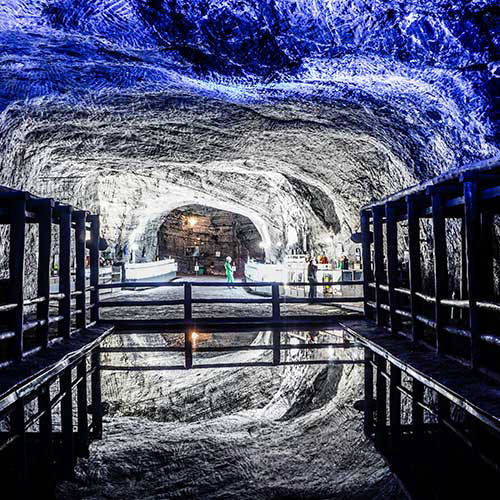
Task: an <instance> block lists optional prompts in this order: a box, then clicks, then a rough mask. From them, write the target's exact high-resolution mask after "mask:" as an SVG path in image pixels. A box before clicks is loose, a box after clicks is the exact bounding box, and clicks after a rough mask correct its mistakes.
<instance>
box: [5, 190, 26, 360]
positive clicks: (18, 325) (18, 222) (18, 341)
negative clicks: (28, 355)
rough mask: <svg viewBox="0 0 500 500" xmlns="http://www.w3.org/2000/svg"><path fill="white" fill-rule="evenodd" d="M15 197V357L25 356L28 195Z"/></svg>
mask: <svg viewBox="0 0 500 500" xmlns="http://www.w3.org/2000/svg"><path fill="white" fill-rule="evenodd" d="M22 195H23V197H22V198H19V199H15V200H14V201H13V202H12V209H11V211H10V214H9V215H10V251H9V278H10V285H9V298H10V301H11V302H12V303H13V304H16V308H15V309H14V311H13V312H12V329H13V331H14V334H15V347H14V357H15V359H21V358H22V357H23V344H24V341H23V323H24V250H25V248H24V245H25V226H26V197H25V194H24V193H22Z"/></svg>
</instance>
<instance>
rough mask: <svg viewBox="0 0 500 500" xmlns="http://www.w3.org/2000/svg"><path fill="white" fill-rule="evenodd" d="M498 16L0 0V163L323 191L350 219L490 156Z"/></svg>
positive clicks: (482, 6)
mask: <svg viewBox="0 0 500 500" xmlns="http://www.w3.org/2000/svg"><path fill="white" fill-rule="evenodd" d="M498 14H499V7H498V6H497V4H496V2H495V1H493V0H483V1H481V0H476V1H456V2H451V1H445V0H442V1H434V2H430V1H425V0H421V1H416V0H415V1H411V0H408V1H396V0H393V1H390V2H389V1H381V0H367V1H362V0H295V1H293V0H238V1H237V0H190V1H187V0H186V1H181V0H11V1H5V0H3V1H2V0H0V167H2V166H3V169H4V179H5V177H6V174H5V172H10V173H9V176H10V177H7V181H8V182H10V183H11V184H15V183H16V181H15V179H19V178H20V177H21V175H23V169H24V175H25V180H26V179H27V180H26V182H24V183H23V182H21V181H18V182H17V183H18V184H23V185H28V186H30V182H31V183H32V184H35V183H36V181H34V180H33V179H36V177H35V176H34V174H33V172H42V171H43V172H45V174H47V172H55V171H57V173H58V175H70V174H72V175H74V174H78V175H80V173H81V172H86V174H87V175H88V176H89V177H91V176H92V175H93V174H94V173H96V172H100V173H102V172H108V173H109V172H113V173H116V172H124V171H127V172H129V173H130V172H133V173H134V175H135V174H137V173H141V175H142V174H145V175H157V176H160V177H161V179H163V180H165V181H166V182H167V181H168V182H169V183H171V184H172V185H176V186H179V185H181V184H182V185H183V186H185V187H186V189H188V188H189V189H192V190H194V189H195V188H194V187H193V186H196V189H197V190H198V191H197V192H203V193H209V192H213V198H214V199H220V198H221V197H223V198H224V199H227V200H228V203H235V204H236V203H241V200H242V199H243V196H244V194H245V193H248V200H247V202H246V203H247V204H248V205H249V206H250V205H252V203H255V202H254V201H253V200H255V197H254V193H255V192H257V191H258V190H259V189H260V188H259V186H262V185H265V186H271V187H269V189H268V188H265V189H268V191H269V192H283V189H284V187H283V186H286V188H287V189H288V190H289V192H290V197H291V199H295V198H297V197H296V196H295V193H299V194H298V196H299V197H302V198H304V200H305V201H304V203H306V202H307V203H309V204H311V203H312V202H311V201H310V200H306V198H307V196H306V194H307V193H309V192H314V193H323V194H325V193H326V194H327V196H328V198H329V199H330V200H331V201H332V202H333V203H334V204H335V207H336V209H337V211H338V213H339V218H340V220H341V221H342V220H345V221H350V222H349V224H351V223H352V221H355V220H356V218H357V209H358V207H359V205H360V204H361V203H362V202H364V201H367V200H368V199H369V198H370V197H372V196H378V195H380V194H385V193H387V192H390V191H392V190H395V189H399V188H400V187H402V186H403V185H407V184H408V183H411V182H414V181H415V179H417V180H418V179H421V178H424V177H428V176H430V175H432V174H433V173H436V172H440V171H443V170H446V169H448V168H450V167H452V166H455V165H458V164H463V163H467V162H469V161H473V160H476V159H481V158H487V157H491V156H493V155H495V154H498V147H497V146H498V128H495V126H496V123H497V119H498V115H497V114H496V113H497V112H498V109H497V102H496V101H495V99H496V97H497V94H498V82H499V81H500V69H499V66H498V59H499V53H498V51H499V38H500V32H499V25H500V23H498ZM2 110H3V112H2ZM2 148H3V150H2ZM2 151H3V153H2ZM5 151H7V153H8V154H5ZM14 153H15V154H14ZM180 165H181V166H182V168H180ZM235 165H237V168H236V167H235ZM231 169H233V170H231ZM229 171H231V175H229V174H228V172H229ZM26 172H29V173H30V174H29V175H30V177H26V175H27V174H26ZM0 174H1V172H0ZM30 179H31V180H30ZM0 180H2V179H1V177H0ZM7 181H4V182H7ZM251 183H253V184H252V187H251V188H248V186H250V184H251ZM263 183H264V184H263ZM345 185H349V186H350V190H346V189H345ZM220 186H224V190H223V191H221V190H219V191H217V187H220ZM240 187H241V189H242V192H239V191H238V192H237V191H235V190H236V189H237V188H240ZM273 190H275V191H273ZM311 190H313V191H311ZM314 190H315V191H314ZM311 196H312V195H311ZM319 196H320V195H316V194H315V195H314V196H312V197H313V198H315V199H316V198H317V197H319ZM313 201H314V202H315V200H313ZM315 203H316V202H315ZM271 205H272V203H271V202H270V201H263V202H262V204H261V205H260V206H261V207H264V208H267V207H270V206H271ZM285 205H286V203H284V202H283V206H285ZM312 205H314V203H312ZM312 205H311V206H312ZM264 208H263V210H264ZM270 210H271V209H270ZM285 211H286V210H285ZM298 213H299V212H298ZM263 216H264V217H265V216H266V215H265V214H264V215H263ZM280 217H281V216H280ZM297 217H298V216H297ZM348 229H350V226H349V228H348ZM348 229H346V234H347V233H348V232H349V231H348Z"/></svg>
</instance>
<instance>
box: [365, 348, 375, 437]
mask: <svg viewBox="0 0 500 500" xmlns="http://www.w3.org/2000/svg"><path fill="white" fill-rule="evenodd" d="M372 360H373V354H372V352H371V351H370V349H368V348H367V347H365V405H364V422H363V423H364V431H365V435H366V436H367V437H370V436H371V435H372V434H373V366H372Z"/></svg>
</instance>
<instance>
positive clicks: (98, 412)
mask: <svg viewBox="0 0 500 500" xmlns="http://www.w3.org/2000/svg"><path fill="white" fill-rule="evenodd" d="M90 361H91V367H92V376H91V378H90V383H91V392H92V427H93V437H95V438H96V439H101V438H102V401H101V351H100V349H99V347H96V348H95V349H94V350H93V351H92V354H91V356H90Z"/></svg>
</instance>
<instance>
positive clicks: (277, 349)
mask: <svg viewBox="0 0 500 500" xmlns="http://www.w3.org/2000/svg"><path fill="white" fill-rule="evenodd" d="M272 348H273V365H274V366H278V365H279V364H280V362H281V332H280V330H279V328H273V345H272Z"/></svg>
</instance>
